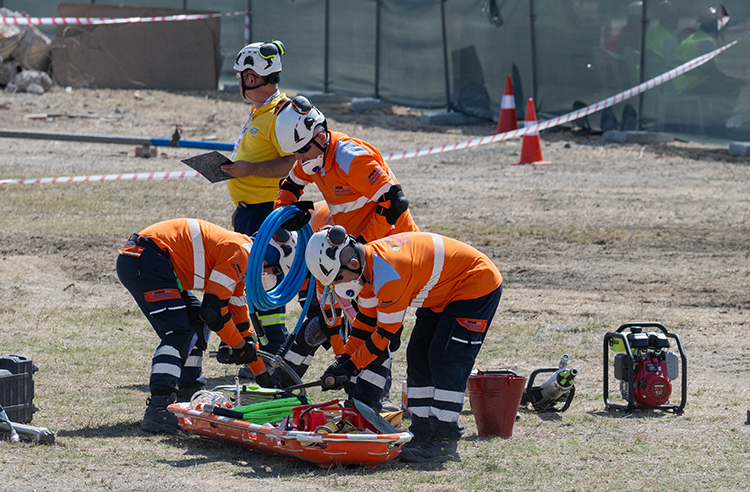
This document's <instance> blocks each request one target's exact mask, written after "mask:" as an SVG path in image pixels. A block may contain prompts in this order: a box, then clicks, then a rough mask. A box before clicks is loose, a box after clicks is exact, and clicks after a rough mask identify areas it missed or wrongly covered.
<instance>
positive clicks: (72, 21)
mask: <svg viewBox="0 0 750 492" xmlns="http://www.w3.org/2000/svg"><path fill="white" fill-rule="evenodd" d="M234 15H245V11H244V10H243V11H241V12H222V13H219V14H180V15H162V16H157V17H0V24H12V25H15V26H40V25H41V26H68V25H79V26H82V25H83V26H95V25H103V24H138V23H143V22H174V21H193V20H201V19H213V18H216V17H231V16H234Z"/></svg>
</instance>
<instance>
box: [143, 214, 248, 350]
mask: <svg viewBox="0 0 750 492" xmlns="http://www.w3.org/2000/svg"><path fill="white" fill-rule="evenodd" d="M139 234H140V235H141V236H146V237H148V238H149V239H151V240H152V241H153V242H154V243H156V245H157V246H159V248H161V250H162V251H165V252H167V254H168V255H169V259H170V261H171V262H172V267H173V268H174V272H175V274H176V275H177V279H178V280H179V281H180V286H181V287H182V289H183V290H202V291H203V292H204V293H205V294H214V295H215V296H216V297H218V298H219V299H220V300H222V301H228V305H227V306H224V307H222V309H221V314H222V316H225V315H226V314H227V312H231V314H232V319H231V320H230V321H228V322H227V323H226V324H225V325H224V327H223V328H222V329H221V330H219V331H218V332H217V335H218V336H219V338H221V339H222V340H223V341H224V342H225V343H227V344H228V345H230V346H234V345H238V344H240V343H241V342H242V338H243V337H244V336H248V335H250V334H252V333H253V331H252V328H250V329H249V330H248V331H243V332H242V333H240V332H239V331H238V330H237V324H240V323H245V322H247V321H248V320H249V313H248V309H247V299H246V297H245V270H246V268H247V259H248V256H249V255H250V249H251V247H252V244H253V240H252V239H251V238H249V237H247V236H245V235H243V234H239V233H236V232H232V231H228V230H227V229H224V228H223V227H220V226H217V225H215V224H211V223H210V222H205V221H203V220H198V219H173V220H167V221H164V222H159V223H156V224H154V225H151V226H149V227H147V228H145V229H144V230H142V231H141V232H140V233H139Z"/></svg>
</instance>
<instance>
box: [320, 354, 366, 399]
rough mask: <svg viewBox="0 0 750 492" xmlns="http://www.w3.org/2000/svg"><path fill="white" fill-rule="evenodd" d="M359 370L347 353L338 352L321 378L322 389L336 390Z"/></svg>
mask: <svg viewBox="0 0 750 492" xmlns="http://www.w3.org/2000/svg"><path fill="white" fill-rule="evenodd" d="M358 372H359V371H358V370H357V366H355V365H354V362H352V361H351V358H350V356H349V355H348V354H339V355H337V356H336V362H334V363H333V364H331V365H330V366H328V369H326V372H324V373H323V376H322V377H321V379H322V380H323V384H321V388H322V389H323V391H328V390H337V389H341V388H343V387H344V386H345V385H346V384H347V383H348V382H349V378H351V377H352V376H356V374H357V373H358Z"/></svg>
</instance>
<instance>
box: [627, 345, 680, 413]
mask: <svg viewBox="0 0 750 492" xmlns="http://www.w3.org/2000/svg"><path fill="white" fill-rule="evenodd" d="M633 382H634V385H635V394H634V395H633V396H634V397H635V401H637V402H638V404H639V405H643V406H644V407H658V406H659V405H663V404H664V403H666V402H667V401H669V396H670V395H671V394H672V382H671V381H670V380H669V376H668V372H667V361H666V360H661V361H660V360H659V359H657V358H656V357H648V356H643V357H639V358H638V364H637V365H636V370H635V376H634V378H633Z"/></svg>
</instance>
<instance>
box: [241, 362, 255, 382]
mask: <svg viewBox="0 0 750 492" xmlns="http://www.w3.org/2000/svg"><path fill="white" fill-rule="evenodd" d="M237 377H238V378H242V379H252V380H253V381H255V374H253V370H252V369H250V368H249V367H248V366H247V365H244V366H242V367H240V370H239V372H238V373H237Z"/></svg>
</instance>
